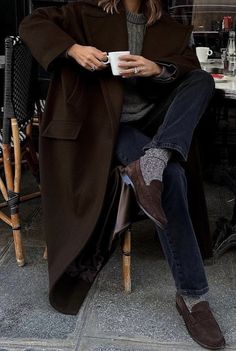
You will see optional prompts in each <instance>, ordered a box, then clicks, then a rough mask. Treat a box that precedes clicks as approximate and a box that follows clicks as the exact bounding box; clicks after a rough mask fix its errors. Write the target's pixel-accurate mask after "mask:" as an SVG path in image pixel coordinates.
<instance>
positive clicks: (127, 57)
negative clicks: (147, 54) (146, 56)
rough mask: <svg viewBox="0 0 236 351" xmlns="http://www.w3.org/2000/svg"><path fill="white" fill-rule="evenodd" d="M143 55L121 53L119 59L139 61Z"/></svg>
mask: <svg viewBox="0 0 236 351" xmlns="http://www.w3.org/2000/svg"><path fill="white" fill-rule="evenodd" d="M140 58H141V56H138V55H121V56H119V61H137V60H140Z"/></svg>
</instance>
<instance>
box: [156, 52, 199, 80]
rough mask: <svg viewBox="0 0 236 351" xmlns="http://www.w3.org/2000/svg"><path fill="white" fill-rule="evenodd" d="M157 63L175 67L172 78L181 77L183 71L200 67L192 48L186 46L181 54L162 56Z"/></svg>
mask: <svg viewBox="0 0 236 351" xmlns="http://www.w3.org/2000/svg"><path fill="white" fill-rule="evenodd" d="M159 63H160V64H164V65H165V64H172V65H174V66H175V67H176V72H175V77H174V79H178V78H181V77H182V76H183V75H184V74H185V73H187V72H190V71H192V70H194V69H200V68H201V66H200V63H199V61H198V58H197V56H196V54H195V52H194V50H193V49H192V48H190V47H187V48H186V49H185V50H184V51H183V52H182V53H181V54H177V55H171V56H170V57H165V58H162V59H161V61H159Z"/></svg>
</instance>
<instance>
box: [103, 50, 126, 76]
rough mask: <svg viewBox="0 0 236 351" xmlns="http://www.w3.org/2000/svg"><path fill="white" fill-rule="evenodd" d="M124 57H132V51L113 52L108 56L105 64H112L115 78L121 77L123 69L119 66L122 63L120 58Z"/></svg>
mask: <svg viewBox="0 0 236 351" xmlns="http://www.w3.org/2000/svg"><path fill="white" fill-rule="evenodd" d="M123 55H130V51H111V52H109V53H108V55H107V61H105V62H103V63H105V64H106V65H107V64H108V63H110V65H111V70H112V74H113V75H114V76H120V71H121V68H120V67H119V66H118V65H119V63H120V60H119V57H120V56H123Z"/></svg>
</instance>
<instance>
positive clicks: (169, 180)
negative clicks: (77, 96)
mask: <svg viewBox="0 0 236 351" xmlns="http://www.w3.org/2000/svg"><path fill="white" fill-rule="evenodd" d="M213 88H214V85H213V82H212V79H211V77H210V76H209V75H208V74H207V73H205V72H203V71H200V70H196V71H193V72H191V73H190V74H188V75H186V77H185V79H184V80H183V81H182V82H181V83H180V85H179V86H178V88H177V89H176V90H175V91H174V92H173V93H172V94H171V98H170V97H168V99H167V102H164V104H162V105H161V106H160V110H159V111H161V113H160V114H158V107H157V109H156V111H155V112H156V118H154V117H155V116H154V117H153V113H152V116H151V118H146V117H144V118H143V121H138V122H135V123H121V126H120V131H119V136H118V142H117V146H116V156H117V158H118V159H119V161H120V162H121V163H122V164H124V165H127V164H129V163H130V162H132V161H134V160H136V159H138V158H140V157H141V156H142V155H143V154H144V150H145V149H147V148H150V147H161V148H169V149H171V150H175V151H176V152H177V154H178V155H180V156H181V159H184V160H186V159H187V156H188V151H189V147H190V144H191V140H192V135H193V131H194V129H195V127H196V125H197V123H198V121H199V119H200V118H201V116H202V114H203V113H204V111H205V109H206V107H207V105H208V103H209V100H210V98H211V96H212V93H213ZM163 106H164V107H163ZM163 111H165V113H164V118H163V119H162V124H161V125H160V126H159V128H158V127H157V126H158V123H160V115H163ZM161 118H162V117H161ZM150 119H151V121H150ZM145 120H146V122H145ZM155 127H157V130H156V132H155ZM148 130H149V131H148ZM150 130H151V131H154V135H150V134H151V133H150ZM163 183H164V191H163V196H162V205H163V209H164V211H165V214H166V217H167V220H168V224H167V226H166V228H165V229H164V230H161V229H160V228H158V227H157V226H156V230H157V232H158V235H159V239H160V242H161V245H162V248H163V251H164V254H165V257H166V259H167V261H168V263H169V266H170V269H171V272H172V275H173V278H174V281H175V285H176V289H177V291H178V292H179V293H181V294H183V295H191V296H196V295H202V294H204V293H206V292H207V291H208V283H207V279H206V275H205V269H204V265H203V261H202V257H201V254H200V250H199V247H198V243H197V240H196V236H195V233H194V229H193V226H192V222H191V218H190V214H189V210H188V200H187V181H186V177H185V172H184V169H183V168H182V166H181V165H180V163H179V162H178V160H177V158H175V159H173V160H172V161H170V162H169V163H168V165H167V167H166V169H165V171H164V174H163Z"/></svg>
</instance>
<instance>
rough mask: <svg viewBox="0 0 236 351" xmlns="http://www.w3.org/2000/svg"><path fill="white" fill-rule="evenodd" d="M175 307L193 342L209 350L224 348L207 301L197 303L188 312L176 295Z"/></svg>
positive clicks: (221, 336) (181, 299)
mask: <svg viewBox="0 0 236 351" xmlns="http://www.w3.org/2000/svg"><path fill="white" fill-rule="evenodd" d="M176 307H177V310H178V311H179V313H180V315H182V317H183V319H184V322H185V325H186V327H187V329H188V332H189V334H190V336H191V337H192V338H193V340H194V341H196V342H197V343H198V344H199V345H201V346H203V347H205V348H207V349H210V350H218V349H223V348H224V347H225V339H224V337H223V335H222V332H221V330H220V327H219V325H218V323H217V322H216V320H215V317H214V316H213V314H212V312H211V309H210V306H209V303H208V302H207V301H201V302H198V303H197V304H196V305H194V306H193V308H192V310H191V312H190V311H189V309H188V307H187V306H186V304H185V302H184V299H183V298H182V296H181V295H179V294H176Z"/></svg>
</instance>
